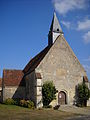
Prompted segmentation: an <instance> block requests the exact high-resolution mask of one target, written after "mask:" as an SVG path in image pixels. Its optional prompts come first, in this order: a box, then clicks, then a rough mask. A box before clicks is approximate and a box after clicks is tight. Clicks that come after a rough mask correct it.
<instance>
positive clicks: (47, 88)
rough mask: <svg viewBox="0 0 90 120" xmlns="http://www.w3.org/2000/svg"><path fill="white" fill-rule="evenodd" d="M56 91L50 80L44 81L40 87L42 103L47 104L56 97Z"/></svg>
mask: <svg viewBox="0 0 90 120" xmlns="http://www.w3.org/2000/svg"><path fill="white" fill-rule="evenodd" d="M57 92H58V91H57V90H56V88H55V86H54V84H53V82H52V81H47V82H45V83H44V84H43V87H42V96H43V105H44V106H48V105H49V104H50V102H51V101H52V100H54V99H56V95H55V94H56V93H57Z"/></svg>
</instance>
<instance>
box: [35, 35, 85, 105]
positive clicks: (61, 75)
mask: <svg viewBox="0 0 90 120" xmlns="http://www.w3.org/2000/svg"><path fill="white" fill-rule="evenodd" d="M36 72H39V73H41V76H42V82H45V81H53V83H54V84H55V86H56V89H57V90H58V92H60V91H65V93H66V95H67V104H73V103H74V98H75V87H76V85H78V83H81V82H82V81H83V76H86V72H85V71H84V68H83V67H82V65H81V64H80V63H79V61H78V59H77V57H76V56H75V55H74V53H73V51H72V50H71V48H70V47H69V45H68V43H67V42H66V40H65V39H64V37H63V36H59V37H58V38H57V40H56V41H55V43H54V44H53V46H52V47H51V48H50V50H49V52H48V53H47V54H46V56H45V57H44V59H43V60H42V61H41V63H40V64H39V65H38V67H37V68H36ZM57 99H58V98H57ZM57 104H58V103H57Z"/></svg>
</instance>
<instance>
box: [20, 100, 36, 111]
mask: <svg viewBox="0 0 90 120" xmlns="http://www.w3.org/2000/svg"><path fill="white" fill-rule="evenodd" d="M20 106H22V107H27V108H30V109H34V108H35V107H34V103H33V102H32V101H31V100H27V101H26V100H20Z"/></svg>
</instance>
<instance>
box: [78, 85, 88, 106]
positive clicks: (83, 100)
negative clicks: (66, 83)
mask: <svg viewBox="0 0 90 120" xmlns="http://www.w3.org/2000/svg"><path fill="white" fill-rule="evenodd" d="M89 97H90V90H89V88H88V87H87V85H86V84H85V83H82V84H79V85H78V86H77V106H79V107H83V106H87V100H88V99H89Z"/></svg>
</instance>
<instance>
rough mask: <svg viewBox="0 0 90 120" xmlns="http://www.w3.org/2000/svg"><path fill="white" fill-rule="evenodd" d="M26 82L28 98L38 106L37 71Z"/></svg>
mask: <svg viewBox="0 0 90 120" xmlns="http://www.w3.org/2000/svg"><path fill="white" fill-rule="evenodd" d="M25 80H26V98H27V99H30V100H32V101H33V102H34V103H35V104H36V78H35V71H33V72H32V73H30V74H28V75H27V76H26V77H25Z"/></svg>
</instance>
